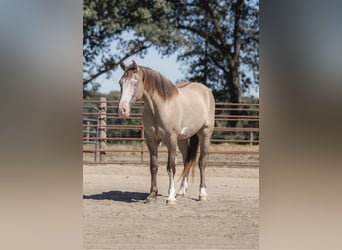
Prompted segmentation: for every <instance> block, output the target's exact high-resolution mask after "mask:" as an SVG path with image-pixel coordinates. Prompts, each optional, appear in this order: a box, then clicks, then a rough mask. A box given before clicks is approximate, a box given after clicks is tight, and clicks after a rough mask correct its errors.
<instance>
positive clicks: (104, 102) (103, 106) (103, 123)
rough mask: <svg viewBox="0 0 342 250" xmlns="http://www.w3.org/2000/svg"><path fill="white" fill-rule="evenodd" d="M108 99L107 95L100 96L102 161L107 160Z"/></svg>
mask: <svg viewBox="0 0 342 250" xmlns="http://www.w3.org/2000/svg"><path fill="white" fill-rule="evenodd" d="M106 113H107V99H106V98H105V97H101V98H100V106H99V142H100V143H99V149H100V162H105V161H106V151H105V150H106V139H107V133H106V124H107V117H106Z"/></svg>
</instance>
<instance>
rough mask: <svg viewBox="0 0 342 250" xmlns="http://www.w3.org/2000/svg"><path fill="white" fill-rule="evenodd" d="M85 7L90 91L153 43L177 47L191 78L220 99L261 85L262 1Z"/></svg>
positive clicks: (112, 1)
mask: <svg viewBox="0 0 342 250" xmlns="http://www.w3.org/2000/svg"><path fill="white" fill-rule="evenodd" d="M83 12H84V14H83V84H84V89H85V90H86V89H88V90H96V88H97V87H98V86H97V85H96V78H97V77H98V76H99V75H102V74H107V76H108V77H110V72H111V71H112V70H113V69H115V68H116V67H117V66H118V65H119V63H120V61H123V60H125V59H127V58H128V57H130V56H133V55H134V56H141V57H143V56H144V55H145V54H146V52H147V49H148V48H150V47H151V46H155V47H156V48H157V49H158V50H159V52H160V53H161V54H163V55H170V54H172V53H174V52H175V51H177V50H178V52H179V53H180V55H179V58H178V60H179V61H181V62H182V63H183V64H184V66H185V67H184V68H185V71H186V72H187V76H186V78H187V79H186V80H190V81H198V82H202V83H204V84H206V85H207V86H209V87H210V88H211V89H212V90H213V93H214V95H215V99H216V100H219V101H230V102H240V101H241V94H242V93H244V92H245V91H247V90H248V89H249V88H251V86H255V85H258V84H259V66H258V63H259V52H258V42H259V28H258V19H259V3H258V1H257V0H234V1H206V0H192V1H190V0H125V1H121V0H84V3H83ZM156 70H158V69H156ZM89 84H91V86H90V87H89V86H88V85H89ZM85 93H86V94H85V95H89V92H85Z"/></svg>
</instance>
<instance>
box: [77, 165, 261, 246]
mask: <svg viewBox="0 0 342 250" xmlns="http://www.w3.org/2000/svg"><path fill="white" fill-rule="evenodd" d="M181 170H182V169H181V168H180V167H177V173H176V178H177V177H178V175H177V174H179V173H180V172H181ZM83 171H84V172H83V176H84V177H83V182H84V183H83V190H84V196H83V205H84V214H83V217H84V224H83V227H84V233H83V235H84V236H83V237H84V244H83V245H84V249H240V250H241V249H257V248H258V228H259V169H258V168H225V167H217V168H215V167H208V168H207V178H206V179H207V180H206V181H207V192H208V195H209V199H208V201H206V202H200V201H198V200H197V199H198V189H199V178H198V176H199V171H198V169H196V174H195V179H194V181H193V182H191V181H190V183H189V184H190V187H189V190H188V193H187V195H186V196H185V197H183V198H177V204H176V205H172V206H171V205H166V202H165V201H166V198H167V189H168V177H167V173H166V167H165V166H160V167H159V173H158V189H159V197H158V199H157V201H156V202H153V203H150V204H145V203H144V199H145V197H146V196H147V192H148V191H149V188H150V176H149V169H148V167H147V166H144V165H139V166H132V165H97V166H91V165H85V166H84V168H83ZM179 185H180V182H176V189H178V188H179Z"/></svg>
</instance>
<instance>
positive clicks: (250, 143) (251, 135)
mask: <svg viewBox="0 0 342 250" xmlns="http://www.w3.org/2000/svg"><path fill="white" fill-rule="evenodd" d="M249 136H250V137H249V145H250V146H253V141H254V139H253V137H254V135H253V131H251V132H250V135H249Z"/></svg>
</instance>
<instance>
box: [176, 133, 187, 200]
mask: <svg viewBox="0 0 342 250" xmlns="http://www.w3.org/2000/svg"><path fill="white" fill-rule="evenodd" d="M188 143H189V142H188V139H185V140H181V141H178V148H179V150H180V152H181V153H182V157H183V164H185V161H186V155H187V152H188ZM187 189H188V176H184V177H183V179H182V184H181V186H180V188H179V190H178V192H177V195H176V197H183V196H184V195H185V192H186V190H187Z"/></svg>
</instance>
